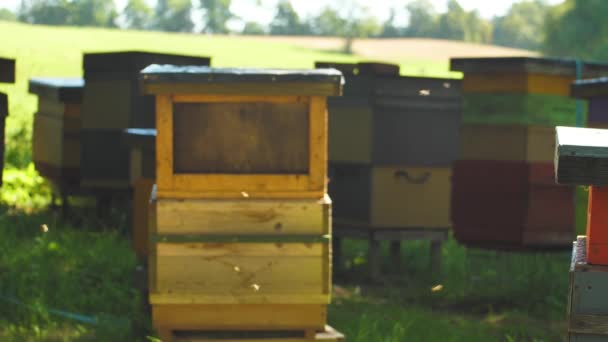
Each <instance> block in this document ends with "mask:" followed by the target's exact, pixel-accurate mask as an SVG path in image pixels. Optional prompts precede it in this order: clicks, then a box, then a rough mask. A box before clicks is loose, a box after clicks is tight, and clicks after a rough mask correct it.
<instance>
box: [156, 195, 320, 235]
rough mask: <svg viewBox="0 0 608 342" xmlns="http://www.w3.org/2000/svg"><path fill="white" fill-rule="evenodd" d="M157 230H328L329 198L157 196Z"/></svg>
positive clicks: (175, 232)
mask: <svg viewBox="0 0 608 342" xmlns="http://www.w3.org/2000/svg"><path fill="white" fill-rule="evenodd" d="M156 205H157V222H158V229H157V231H158V233H159V234H234V235H241V234H245V235H251V234H262V235H263V234H266V235H270V234H273V235H283V234H319V235H324V234H328V233H329V232H330V227H329V224H330V222H329V216H330V213H331V211H330V210H331V200H330V199H329V197H326V198H324V199H321V200H315V199H311V200H298V199H293V200H256V199H242V200H222V199H219V200H215V199H214V200H197V199H194V200H175V199H159V200H157V203H156Z"/></svg>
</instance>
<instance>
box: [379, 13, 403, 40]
mask: <svg viewBox="0 0 608 342" xmlns="http://www.w3.org/2000/svg"><path fill="white" fill-rule="evenodd" d="M396 15H397V13H396V10H395V9H394V8H391V9H390V12H389V16H388V19H386V21H385V22H384V24H383V25H382V32H381V33H380V37H387V38H388V37H399V36H400V35H401V33H402V32H401V31H402V30H401V28H399V27H397V25H396V23H395V17H396Z"/></svg>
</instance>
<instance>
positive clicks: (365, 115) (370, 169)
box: [317, 63, 461, 229]
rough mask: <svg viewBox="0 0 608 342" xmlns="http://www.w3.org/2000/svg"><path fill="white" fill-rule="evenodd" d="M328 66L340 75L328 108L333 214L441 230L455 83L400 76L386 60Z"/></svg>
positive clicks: (456, 106) (455, 127)
mask: <svg viewBox="0 0 608 342" xmlns="http://www.w3.org/2000/svg"><path fill="white" fill-rule="evenodd" d="M326 65H332V66H335V67H336V68H339V69H341V70H342V71H343V73H344V74H345V77H346V84H345V89H344V96H343V97H341V98H331V99H330V101H329V104H328V106H329V107H328V108H329V113H330V115H329V161H330V182H329V194H330V196H331V197H332V200H333V201H334V217H335V218H336V221H338V220H340V221H341V222H345V223H347V224H353V225H356V224H364V225H366V226H367V227H369V228H371V229H393V228H395V229H402V228H403V229H408V228H448V227H449V226H450V220H449V213H450V210H449V204H450V188H451V186H450V176H451V170H450V165H451V163H452V161H453V160H455V159H456V153H457V151H458V141H459V138H458V134H459V126H460V111H461V104H460V81H457V80H452V79H440V78H420V77H400V76H399V67H398V66H392V65H387V64H369V63H361V64H357V65H348V64H329V63H317V67H320V66H326Z"/></svg>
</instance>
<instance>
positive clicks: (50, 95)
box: [29, 78, 84, 189]
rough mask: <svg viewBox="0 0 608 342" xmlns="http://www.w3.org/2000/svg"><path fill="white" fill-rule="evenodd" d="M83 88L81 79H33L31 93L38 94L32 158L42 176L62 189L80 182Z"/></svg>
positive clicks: (30, 85) (77, 184)
mask: <svg viewBox="0 0 608 342" xmlns="http://www.w3.org/2000/svg"><path fill="white" fill-rule="evenodd" d="M83 87H84V81H83V80H82V79H80V78H71V79H65V78H33V79H31V80H30V82H29V92H30V93H32V94H35V95H37V96H38V111H37V113H36V115H35V116H34V128H33V133H32V149H33V150H32V159H33V160H34V165H35V166H36V170H37V171H38V172H39V173H40V175H42V176H43V177H44V178H46V179H48V180H49V181H51V182H52V183H53V184H55V185H56V186H57V187H59V188H60V189H62V188H64V187H78V186H79V185H80V128H81V116H80V113H81V103H82V92H83Z"/></svg>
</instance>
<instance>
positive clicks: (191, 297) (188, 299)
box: [149, 290, 331, 305]
mask: <svg viewBox="0 0 608 342" xmlns="http://www.w3.org/2000/svg"><path fill="white" fill-rule="evenodd" d="M251 291H253V290H251ZM149 300H150V303H151V304H153V305H155V304H222V305H226V304H241V305H242V304H326V305H328V304H330V303H331V296H329V295H325V294H242V293H239V294H223V295H220V294H211V295H203V294H191V293H185V292H181V293H156V292H152V291H151V292H150V296H149Z"/></svg>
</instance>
